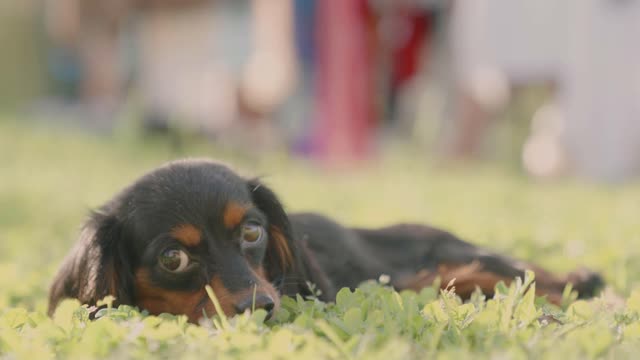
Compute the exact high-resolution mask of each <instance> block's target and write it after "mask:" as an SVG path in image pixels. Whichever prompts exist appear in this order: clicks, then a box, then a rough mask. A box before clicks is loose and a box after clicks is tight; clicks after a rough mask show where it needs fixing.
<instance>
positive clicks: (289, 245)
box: [248, 179, 296, 282]
mask: <svg viewBox="0 0 640 360" xmlns="http://www.w3.org/2000/svg"><path fill="white" fill-rule="evenodd" d="M248 186H249V191H250V192H251V197H252V199H253V203H254V204H255V205H256V206H257V207H258V208H259V209H260V210H261V211H262V212H263V213H264V214H265V215H266V216H267V220H268V221H269V244H268V246H267V253H266V258H265V270H266V271H267V274H268V276H269V279H270V280H271V281H274V282H277V281H278V280H281V279H282V278H283V276H284V275H285V274H286V273H287V272H289V271H291V270H293V266H294V263H293V261H294V259H295V255H296V254H295V246H294V245H295V244H294V242H293V233H292V229H291V223H290V222H289V217H288V216H287V213H286V212H285V211H284V208H283V206H282V204H281V203H280V201H279V200H278V198H277V197H276V195H275V194H274V193H273V191H271V189H269V188H267V187H266V186H264V185H263V184H262V183H260V182H259V181H258V180H257V179H253V180H250V181H249V182H248Z"/></svg>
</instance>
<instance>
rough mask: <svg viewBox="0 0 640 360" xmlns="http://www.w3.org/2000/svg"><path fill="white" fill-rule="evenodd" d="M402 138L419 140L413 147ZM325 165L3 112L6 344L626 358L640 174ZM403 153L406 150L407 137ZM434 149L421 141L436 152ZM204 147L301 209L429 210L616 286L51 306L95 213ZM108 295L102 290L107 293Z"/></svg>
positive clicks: (555, 266)
mask: <svg viewBox="0 0 640 360" xmlns="http://www.w3.org/2000/svg"><path fill="white" fill-rule="evenodd" d="M405 151H406V149H405ZM402 154H403V153H402V152H400V151H398V150H393V151H390V152H389V155H386V156H384V157H382V159H381V160H380V161H377V162H376V163H375V164H374V165H369V166H363V167H362V168H360V169H357V170H351V171H349V172H343V173H329V172H327V171H325V170H323V169H322V168H319V167H314V166H311V165H309V164H308V163H306V162H303V161H301V160H298V159H292V158H290V157H288V156H286V155H285V154H282V153H277V152H274V153H271V154H268V155H263V156H262V155H261V156H255V155H253V156H248V155H241V154H238V153H234V152H233V151H230V150H228V149H221V148H218V147H216V146H215V145H214V144H211V143H207V142H206V141H203V140H197V139H188V138H183V144H182V146H180V147H179V148H176V147H175V146H174V145H171V144H170V142H167V141H165V140H163V139H152V138H144V137H141V136H140V135H139V134H138V133H136V132H135V131H131V129H126V127H125V129H123V130H118V131H117V132H116V134H115V135H114V136H104V135H92V134H88V133H83V132H80V131H77V130H70V129H62V128H54V127H51V126H45V125H42V124H41V125H35V126H34V125H33V124H29V123H27V122H20V121H18V120H17V119H14V118H11V117H4V118H0V289H1V290H0V358H5V357H6V358H30V359H31V358H91V357H99V358H147V357H160V358H176V357H180V358H203V357H205V356H208V357H213V358H232V359H235V358H255V359H263V358H264V359H268V358H279V359H307V358H309V359H311V358H323V359H325V358H335V359H349V358H360V359H376V358H380V359H385V360H388V359H407V358H425V357H440V358H461V357H463V358H478V357H480V358H482V357H490V358H531V357H533V358H549V357H553V358H556V357H557V358H565V359H569V358H580V359H582V358H592V357H601V358H631V357H634V356H635V355H636V354H637V353H638V351H639V350H640V321H639V319H640V261H637V260H636V259H638V258H639V255H640V231H638V230H639V221H638V216H639V215H638V214H640V186H638V185H633V184H630V185H624V186H619V187H603V186H597V185H590V184H585V183H580V182H576V181H569V180H567V181H562V182H556V183H535V182H532V181H530V180H528V179H526V178H524V177H522V176H521V175H519V174H515V173H513V171H506V170H500V169H497V168H495V167H491V166H474V167H467V168H448V169H442V168H438V167H434V166H432V165H430V162H428V161H427V160H426V156H421V155H419V153H418V152H417V151H416V149H413V150H412V152H411V154H413V155H411V156H403V155H402ZM405 155H406V153H405ZM425 155H426V154H425ZM185 156H207V157H213V158H217V159H220V160H223V161H226V162H228V163H230V164H233V165H234V166H235V167H236V168H237V169H239V170H240V171H241V173H244V174H247V175H262V176H263V178H264V179H265V182H266V183H267V184H269V185H270V186H271V187H272V188H273V189H274V190H275V191H276V193H278V194H280V196H281V198H282V200H283V202H284V203H285V205H286V206H287V208H288V209H289V210H292V211H295V210H314V211H319V212H323V213H329V214H332V215H333V216H334V217H336V218H337V219H339V220H341V221H343V222H345V223H348V224H354V225H366V226H382V225H386V224H390V223H393V222H399V221H416V222H429V223H431V224H434V225H436V226H439V227H442V228H446V229H449V230H452V231H454V232H456V233H457V234H459V235H461V236H462V237H464V238H467V239H470V240H472V241H474V242H476V243H478V244H483V245H486V246H489V247H491V248H493V249H495V250H499V251H503V252H506V253H509V254H512V255H514V256H518V257H521V258H523V259H527V260H531V261H535V262H537V263H540V264H541V265H544V266H546V267H548V268H549V269H551V270H554V271H558V272H562V271H568V270H571V269H573V268H575V267H578V266H588V267H590V268H593V269H595V270H598V271H600V272H601V273H602V274H603V276H604V277H605V279H606V281H607V283H608V284H609V288H608V289H607V294H606V295H603V296H601V297H600V298H597V299H595V300H591V301H588V302H585V301H577V302H572V301H571V299H572V296H571V294H570V293H569V292H567V294H566V297H565V300H566V301H565V304H564V306H563V307H561V308H560V307H555V306H552V305H550V304H548V303H546V302H545V301H544V299H541V298H537V299H536V298H535V297H534V296H533V293H532V292H531V291H527V288H528V287H527V285H528V283H529V282H530V281H531V280H532V279H531V278H527V279H523V282H524V283H523V282H516V283H513V284H512V286H511V287H506V286H501V287H499V288H498V289H497V291H498V295H496V297H495V298H493V299H484V298H483V296H482V295H481V294H477V295H476V296H475V297H474V298H473V299H472V300H471V301H470V302H468V303H464V304H463V303H461V302H460V301H459V299H457V298H456V297H455V296H454V295H453V294H451V293H450V292H446V291H445V292H439V291H436V290H435V289H432V288H428V289H425V290H423V291H422V292H421V293H419V294H415V293H411V292H403V293H396V292H394V291H393V290H392V289H390V288H389V287H387V286H385V284H381V283H379V282H375V281H372V282H369V283H365V284H363V285H362V286H361V287H360V288H359V289H357V290H356V291H355V292H351V291H349V290H347V289H343V290H342V291H341V292H340V293H339V295H338V299H337V302H336V303H335V304H325V303H322V302H320V301H318V300H316V299H313V298H310V299H302V298H298V299H284V300H283V308H282V311H280V312H279V313H278V315H277V316H276V317H275V319H273V320H270V321H268V322H267V323H266V324H265V323H263V321H262V319H263V317H264V314H263V313H262V312H260V311H258V312H256V313H254V314H245V315H242V316H237V317H234V318H230V319H226V318H218V317H215V318H213V319H209V320H206V321H203V323H202V324H201V326H195V325H190V324H187V323H186V322H185V318H184V317H181V316H178V317H173V316H160V317H153V316H147V315H146V314H144V313H141V312H139V311H138V310H137V309H134V308H129V307H120V308H118V309H114V308H108V309H107V310H105V311H103V314H102V315H103V316H102V317H101V318H100V319H99V320H97V321H88V320H87V310H86V309H85V308H83V307H81V306H79V304H77V303H75V302H73V301H69V302H65V303H63V305H62V306H61V307H60V308H59V309H58V311H57V313H56V315H55V316H54V317H53V319H50V318H48V317H47V316H46V315H45V312H46V299H47V290H48V286H49V282H50V281H51V278H52V276H53V274H54V271H55V269H56V268H57V266H58V265H59V264H60V261H61V260H62V257H63V256H64V255H65V254H66V252H67V251H68V250H69V248H70V246H71V244H72V243H73V241H74V238H75V235H76V234H77V231H78V228H79V226H80V224H81V223H82V221H83V219H84V217H85V215H86V214H87V211H88V210H89V209H90V208H92V207H96V206H98V205H100V204H101V203H102V202H104V201H106V200H107V199H109V197H110V196H111V195H113V193H114V192H116V191H117V190H119V189H120V188H121V187H123V186H125V185H126V184H128V183H129V182H130V181H132V180H133V179H135V178H136V177H138V176H139V175H141V174H143V173H144V172H145V171H147V170H149V169H151V168H153V167H154V166H157V165H159V164H161V163H163V162H165V161H167V160H170V159H175V158H179V157H185ZM108 300H109V299H107V302H108Z"/></svg>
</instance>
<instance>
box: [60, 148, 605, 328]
mask: <svg viewBox="0 0 640 360" xmlns="http://www.w3.org/2000/svg"><path fill="white" fill-rule="evenodd" d="M526 269H530V270H533V271H535V273H536V281H537V288H536V290H537V292H538V293H539V294H541V295H547V296H548V298H549V299H550V301H552V302H556V303H557V302H559V301H560V299H561V296H562V291H563V289H564V287H565V286H566V285H567V284H568V283H572V284H573V285H574V289H576V290H577V291H578V293H579V295H580V296H581V297H588V296H592V295H593V294H594V293H595V291H596V290H597V289H598V288H599V287H600V286H601V285H602V280H601V278H600V277H599V275H597V274H595V273H592V272H589V271H586V270H581V271H577V272H574V273H570V274H569V275H567V276H555V275H553V274H551V273H549V272H547V271H545V270H543V269H541V268H539V267H537V266H535V265H532V264H528V263H525V262H521V261H516V260H513V259H510V258H508V257H504V256H501V255H498V254H495V253H491V252H489V251H486V250H483V249H480V248H478V247H475V246H473V245H471V244H469V243H466V242H464V241H462V240H460V239H458V238H457V237H455V236H454V235H452V234H450V233H447V232H444V231H442V230H438V229H434V228H431V227H427V226H423V225H413V224H402V225H395V226H390V227H386V228H381V229H376V230H371V229H359V228H346V227H343V226H342V225H340V224H338V223H336V222H334V221H333V220H331V219H329V218H326V217H323V216H321V215H316V214H310V213H303V214H287V213H285V211H284V209H283V207H282V206H281V204H280V202H279V200H278V199H277V197H276V196H275V194H274V193H273V192H272V191H271V190H269V189H268V188H267V187H265V186H264V185H263V184H261V183H260V182H258V181H256V180H246V179H243V178H241V177H240V176H238V175H236V174H235V173H234V172H232V171H231V170H229V169H228V168H227V167H225V166H223V165H220V164H217V163H214V162H210V161H205V160H187V161H178V162H173V163H170V164H168V165H166V166H164V167H161V168H159V169H156V170H154V171H152V172H151V173H149V174H147V175H145V176H143V177H142V178H141V179H140V180H138V181H137V182H135V183H134V184H133V185H132V186H130V187H128V188H126V189H125V190H124V191H122V192H121V193H120V194H119V195H117V196H116V197H115V198H114V199H113V200H111V201H110V202H109V203H107V204H106V205H105V206H103V207H102V208H101V209H100V210H99V211H98V212H96V213H94V214H93V216H92V217H91V219H90V220H89V221H88V222H87V224H86V225H85V228H84V230H83V231H82V233H81V235H80V239H79V241H78V244H77V245H76V248H75V249H74V251H73V252H72V253H71V254H70V255H69V256H68V257H67V259H66V261H65V263H64V264H63V266H62V269H61V270H60V272H59V273H58V276H57V277H56V279H55V280H54V284H53V286H52V289H51V294H50V303H49V311H50V312H52V311H53V310H54V309H55V307H56V305H57V304H58V302H59V301H60V300H61V299H63V298H77V299H79V300H80V301H81V302H83V303H87V304H91V305H94V304H96V302H97V301H98V300H100V299H102V298H103V297H104V296H107V295H113V296H115V297H116V299H117V302H118V303H119V304H130V305H135V306H139V307H140V308H143V309H146V310H148V311H149V312H150V313H152V314H159V313H163V312H167V313H172V314H185V315H187V316H188V317H189V319H190V320H191V321H194V322H195V321H197V319H198V318H200V317H201V316H202V315H203V313H206V314H208V315H210V314H212V313H214V312H215V310H214V308H213V306H212V304H211V302H210V301H209V299H208V297H207V294H206V292H205V286H206V285H209V286H211V287H212V288H213V290H214V292H215V293H216V295H217V296H218V297H219V299H220V303H221V304H222V309H223V311H224V312H225V313H226V314H227V315H233V314H236V313H240V312H243V311H245V310H246V309H249V308H251V307H252V306H256V307H261V308H264V309H266V310H267V311H269V312H271V311H274V310H275V309H276V308H277V307H278V304H279V296H280V295H295V294H302V295H310V294H311V290H310V289H309V286H308V284H309V283H313V284H315V285H316V286H317V287H318V289H319V290H321V295H320V297H321V299H323V300H327V301H331V300H333V299H334V298H335V294H336V291H337V290H339V289H340V288H342V287H349V288H355V287H356V286H357V285H358V284H359V283H361V282H363V281H365V280H369V279H377V278H378V277H379V276H380V275H382V274H386V275H389V277H390V279H391V284H392V285H393V286H394V287H396V288H397V289H413V290H416V291H419V290H420V289H421V288H423V287H426V286H430V285H431V284H432V283H433V281H434V280H435V279H436V278H440V279H441V284H442V286H446V285H447V284H448V283H449V282H450V280H452V279H454V278H455V279H456V281H455V288H456V292H457V293H458V295H460V296H461V297H463V298H468V297H469V296H470V295H471V293H472V292H473V291H475V289H476V288H480V289H481V290H482V291H483V292H484V293H485V294H489V295H490V294H492V293H493V289H494V287H495V285H496V284H497V283H498V282H499V281H505V282H507V283H508V282H510V281H511V280H513V279H514V278H515V277H516V276H520V277H522V276H523V275H524V271H525V270H526Z"/></svg>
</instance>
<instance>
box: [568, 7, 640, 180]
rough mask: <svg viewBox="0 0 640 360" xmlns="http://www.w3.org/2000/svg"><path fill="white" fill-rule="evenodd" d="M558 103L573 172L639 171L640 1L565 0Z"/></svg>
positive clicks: (613, 175)
mask: <svg viewBox="0 0 640 360" xmlns="http://www.w3.org/2000/svg"><path fill="white" fill-rule="evenodd" d="M568 3H569V4H570V8H571V10H572V11H570V12H569V17H568V28H569V32H568V39H569V40H568V44H569V47H568V49H567V50H568V51H567V61H566V71H565V72H563V77H562V79H561V84H562V87H561V90H562V92H561V97H560V99H561V104H562V105H563V107H564V108H565V111H566V114H567V124H566V125H567V130H566V132H565V135H564V137H563V141H564V142H565V143H566V145H567V150H568V152H569V155H570V157H571V159H572V162H573V165H574V167H575V168H576V171H578V173H579V174H581V175H585V176H588V177H591V178H595V179H598V180H604V181H614V182H616V181H621V180H625V179H628V178H629V177H631V176H637V175H638V173H639V172H640V41H639V39H640V1H620V0H618V1H615V0H607V1H602V0H599V1H597V0H570V1H568Z"/></svg>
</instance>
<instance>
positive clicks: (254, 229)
mask: <svg viewBox="0 0 640 360" xmlns="http://www.w3.org/2000/svg"><path fill="white" fill-rule="evenodd" d="M263 233H264V229H263V228H262V226H260V225H258V224H251V223H248V224H244V225H242V230H241V233H240V236H241V238H242V241H246V242H249V243H255V242H258V241H260V239H262V234H263Z"/></svg>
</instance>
